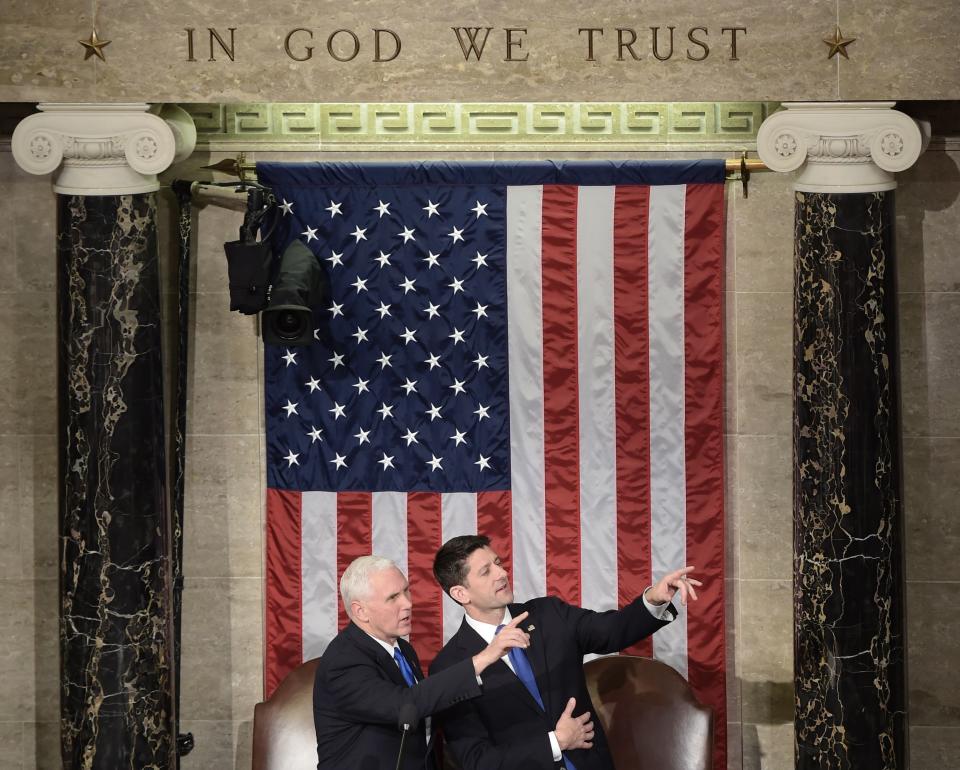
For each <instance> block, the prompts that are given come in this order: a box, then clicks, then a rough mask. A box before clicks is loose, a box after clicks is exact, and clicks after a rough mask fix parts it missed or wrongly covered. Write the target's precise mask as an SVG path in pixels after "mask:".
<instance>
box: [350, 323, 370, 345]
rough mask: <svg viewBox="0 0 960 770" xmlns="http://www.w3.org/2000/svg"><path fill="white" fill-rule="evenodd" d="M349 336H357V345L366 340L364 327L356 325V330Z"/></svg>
mask: <svg viewBox="0 0 960 770" xmlns="http://www.w3.org/2000/svg"><path fill="white" fill-rule="evenodd" d="M350 336H351V337H356V338H357V344H358V345H359V344H360V343H361V342H367V330H366V329H361V328H360V327H359V326H358V327H357V330H356V331H355V332H354V333H353V334H351V335H350Z"/></svg>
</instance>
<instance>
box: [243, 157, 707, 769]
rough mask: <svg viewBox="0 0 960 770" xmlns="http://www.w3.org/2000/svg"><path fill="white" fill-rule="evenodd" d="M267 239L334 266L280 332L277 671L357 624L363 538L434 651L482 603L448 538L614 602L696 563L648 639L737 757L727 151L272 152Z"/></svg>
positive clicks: (271, 644)
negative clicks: (290, 333)
mask: <svg viewBox="0 0 960 770" xmlns="http://www.w3.org/2000/svg"><path fill="white" fill-rule="evenodd" d="M257 173H258V177H259V179H260V180H261V182H262V183H264V184H266V185H268V186H269V187H271V188H272V189H273V191H274V193H275V195H276V196H277V198H278V200H279V201H280V202H281V206H280V209H279V212H280V215H279V225H278V227H277V228H276V230H275V232H274V235H273V239H274V246H275V248H276V250H277V252H278V253H282V250H283V249H284V248H285V247H286V245H287V244H289V243H290V242H291V241H292V240H294V239H299V240H300V241H301V242H302V243H304V244H305V245H307V246H308V247H309V248H310V249H311V250H312V251H313V252H314V254H315V255H316V257H317V259H318V260H320V262H321V264H322V265H323V266H324V268H325V269H326V271H327V274H328V276H329V278H330V283H331V288H332V299H331V302H330V304H329V305H328V306H326V307H322V308H318V309H317V311H316V313H315V323H316V327H317V330H316V332H315V337H316V339H317V341H316V342H315V344H313V345H312V346H311V347H308V348H289V349H287V348H276V347H274V346H270V345H268V346H266V354H265V377H266V387H265V412H266V431H267V474H268V484H267V485H268V493H267V590H266V666H265V676H266V690H267V693H268V694H269V693H270V692H272V691H273V689H274V688H275V687H276V685H277V684H278V683H279V682H280V681H281V680H282V678H283V677H284V676H285V675H286V673H287V672H289V671H290V670H291V669H292V668H293V667H295V666H296V665H298V664H299V663H300V662H301V661H303V660H307V659H309V658H312V657H316V656H318V655H321V654H322V653H323V650H324V648H325V646H326V644H327V642H329V640H330V639H331V638H332V637H333V636H334V635H335V634H336V633H337V631H338V629H339V628H341V627H342V626H343V625H344V623H345V622H346V617H345V615H344V612H343V608H342V607H341V606H340V603H339V597H338V581H339V577H340V575H341V574H342V572H343V570H344V569H345V568H346V566H347V565H348V564H349V563H350V561H352V560H353V559H354V558H356V557H357V556H360V555H363V554H367V553H371V552H373V553H377V554H381V555H385V556H388V557H391V558H393V559H394V560H395V561H396V562H397V564H398V565H399V566H400V568H401V569H403V570H404V571H405V572H406V573H407V575H408V577H409V580H410V585H411V592H412V594H413V602H414V616H413V632H412V634H411V642H412V643H413V644H414V646H415V647H416V648H417V651H418V653H419V655H420V658H421V661H422V662H423V663H424V665H425V666H427V665H429V662H430V661H431V660H432V659H433V657H434V656H435V654H436V652H437V651H438V650H439V648H440V647H441V646H442V644H443V643H444V642H445V641H446V640H447V639H448V638H449V637H450V636H451V635H452V634H453V633H454V631H455V630H456V629H457V627H458V626H459V624H460V620H461V617H462V612H461V611H460V610H459V609H458V608H457V607H456V606H455V605H454V604H453V603H452V602H451V601H450V600H449V599H448V598H447V597H445V596H444V595H443V594H442V592H441V591H440V590H439V588H438V587H437V585H436V583H435V581H434V579H433V576H432V572H431V565H432V560H433V555H434V553H435V552H436V550H437V548H439V546H440V545H441V544H442V543H443V542H445V541H446V540H447V539H449V538H450V537H453V536H455V535H460V534H468V533H474V532H478V531H479V532H481V533H483V534H486V535H488V536H489V537H490V538H491V539H492V541H493V544H494V547H495V548H496V550H497V551H498V552H499V553H500V555H501V557H502V558H503V559H504V560H505V562H506V563H507V565H508V568H509V569H510V571H511V574H512V576H513V581H514V590H515V593H516V596H517V599H518V600H520V601H522V600H525V599H528V598H532V597H535V596H541V595H545V594H555V595H559V596H560V597H562V598H563V599H565V600H566V601H569V602H571V603H574V604H578V605H581V606H586V607H590V608H593V609H598V610H604V609H610V608H614V607H616V606H622V605H623V604H625V603H627V602H629V601H631V600H632V599H633V598H634V597H635V596H636V595H637V594H638V593H639V592H641V591H642V590H643V588H644V587H645V586H647V585H650V584H651V583H652V582H653V581H654V580H655V579H656V578H658V577H660V576H661V575H662V574H664V573H665V572H667V571H669V570H672V569H676V568H677V567H680V566H683V565H685V564H693V565H695V566H696V567H697V575H698V577H700V578H701V579H702V580H703V581H704V583H705V590H704V591H703V592H702V594H703V595H702V598H701V601H700V602H698V603H697V604H696V605H694V606H693V607H692V608H691V610H690V612H689V613H686V612H684V613H681V616H680V618H678V620H677V621H675V622H674V623H672V624H671V625H670V626H668V627H666V628H665V629H663V630H661V631H660V632H658V633H657V634H656V635H655V636H654V637H653V638H652V639H650V640H646V641H645V642H643V643H641V644H640V645H638V646H637V648H636V649H633V650H631V652H635V653H639V654H645V655H651V656H654V657H657V658H659V659H661V660H664V661H666V662H668V663H670V664H671V665H673V666H674V667H675V668H676V669H677V670H678V671H680V672H681V673H682V674H683V675H684V676H685V677H687V678H688V680H689V681H690V682H691V684H692V685H693V687H694V689H695V691H696V692H697V693H698V695H699V697H700V699H701V700H702V701H704V702H705V703H708V704H710V705H711V706H713V707H714V709H715V722H714V730H715V736H716V738H717V752H716V757H715V761H716V763H719V764H717V765H716V766H717V767H725V766H726V765H725V737H724V733H725V729H724V728H725V724H726V716H725V711H726V702H725V672H724V652H725V650H724V612H723V602H724V596H723V577H724V572H723V553H724V548H723V533H724V527H723V454H722V424H721V414H722V322H721V314H722V265H723V242H724V238H723V176H724V175H723V162H722V161H697V162H682V163H678V162H649V163H637V162H627V163H566V164H555V163H547V162H530V163H513V164H496V163H489V164H454V163H435V164H370V165H361V164H347V163H342V164H337V163H330V164H273V163H260V164H258V166H257Z"/></svg>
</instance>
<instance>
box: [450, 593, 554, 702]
mask: <svg viewBox="0 0 960 770" xmlns="http://www.w3.org/2000/svg"><path fill="white" fill-rule="evenodd" d="M511 612H512V609H511ZM455 638H456V640H457V644H458V645H459V647H460V649H461V650H462V651H463V652H465V653H466V655H465V657H473V656H474V655H476V654H477V653H478V652H481V651H482V650H483V649H484V648H486V646H487V643H486V642H485V641H483V637H482V636H480V634H478V633H477V632H476V631H474V630H473V629H472V628H471V627H470V624H469V623H467V621H466V618H464V620H463V622H462V623H461V624H460V630H459V631H457V635H456V637H455ZM451 641H453V640H451ZM480 677H481V678H482V679H483V681H484V683H485V688H489V689H491V690H492V689H494V688H499V687H505V688H508V689H509V691H510V692H512V693H515V697H516V698H517V699H518V700H519V701H520V702H522V703H525V704H527V706H529V707H530V708H531V709H533V710H534V712H536V713H537V714H543V711H541V709H540V704H538V703H537V701H536V700H534V697H533V696H532V695H531V694H530V691H529V690H528V689H527V688H526V685H524V683H523V682H521V681H520V679H519V677H517V675H516V674H514V673H513V671H511V670H510V667H509V666H508V665H507V664H506V663H504V662H503V659H501V660H498V661H497V662H496V663H494V664H493V665H492V666H490V667H489V668H487V669H486V670H485V671H484V672H483V673H482V674H481V675H480Z"/></svg>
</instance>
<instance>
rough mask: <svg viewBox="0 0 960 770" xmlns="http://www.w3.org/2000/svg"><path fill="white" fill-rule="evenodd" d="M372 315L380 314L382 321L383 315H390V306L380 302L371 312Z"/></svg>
mask: <svg viewBox="0 0 960 770" xmlns="http://www.w3.org/2000/svg"><path fill="white" fill-rule="evenodd" d="M373 312H374V313H379V314H380V319H381V320H383V317H384V316H385V315H390V306H389V305H388V304H387V303H386V302H381V303H380V307H378V308H377V309H376V310H374V311H373Z"/></svg>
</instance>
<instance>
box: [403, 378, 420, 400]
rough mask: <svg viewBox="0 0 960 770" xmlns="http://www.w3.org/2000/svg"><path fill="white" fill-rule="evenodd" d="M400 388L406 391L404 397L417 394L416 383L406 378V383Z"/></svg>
mask: <svg viewBox="0 0 960 770" xmlns="http://www.w3.org/2000/svg"><path fill="white" fill-rule="evenodd" d="M400 387H401V388H403V389H404V390H405V391H407V392H406V394H405V395H408V396H409V395H410V394H411V393H416V392H417V381H416V380H411V379H410V378H409V377H407V381H406V382H405V383H403V385H401V386H400Z"/></svg>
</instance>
